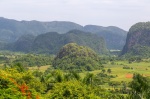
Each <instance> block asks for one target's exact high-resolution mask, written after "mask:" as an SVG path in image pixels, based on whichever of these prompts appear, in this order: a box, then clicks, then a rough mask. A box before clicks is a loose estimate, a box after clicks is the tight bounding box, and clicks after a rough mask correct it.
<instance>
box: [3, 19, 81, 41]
mask: <svg viewBox="0 0 150 99" xmlns="http://www.w3.org/2000/svg"><path fill="white" fill-rule="evenodd" d="M82 28H83V27H82V26H81V25H78V24H76V23H73V22H66V21H52V22H39V21H16V20H12V19H6V18H2V17H0V35H1V36H0V41H1V42H2V41H3V42H12V41H16V40H17V39H18V38H19V37H20V36H22V35H24V34H32V35H35V36H37V35H39V34H43V33H46V32H58V33H66V32H68V31H69V30H72V29H80V30H82Z"/></svg>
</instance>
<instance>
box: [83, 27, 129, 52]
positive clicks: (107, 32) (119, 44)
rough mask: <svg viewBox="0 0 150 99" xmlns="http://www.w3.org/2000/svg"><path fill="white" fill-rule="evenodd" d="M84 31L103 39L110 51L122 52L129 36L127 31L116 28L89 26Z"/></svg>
mask: <svg viewBox="0 0 150 99" xmlns="http://www.w3.org/2000/svg"><path fill="white" fill-rule="evenodd" d="M84 30H85V31H87V32H91V33H95V34H97V35H99V36H101V37H103V38H104V39H105V41H106V46H107V48H108V49H118V50H122V48H123V46H124V44H125V40H126V36H127V32H126V31H124V30H122V29H120V28H118V27H115V26H109V27H102V26H96V25H87V26H85V27H84Z"/></svg>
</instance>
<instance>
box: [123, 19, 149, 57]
mask: <svg viewBox="0 0 150 99" xmlns="http://www.w3.org/2000/svg"><path fill="white" fill-rule="evenodd" d="M149 53H150V22H140V23H137V24H135V25H133V26H132V27H131V28H130V30H129V32H128V35H127V39H126V44H125V46H124V48H123V50H122V55H124V54H129V55H135V56H144V57H149V56H150V54H149Z"/></svg>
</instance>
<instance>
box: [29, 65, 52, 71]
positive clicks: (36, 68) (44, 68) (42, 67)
mask: <svg viewBox="0 0 150 99" xmlns="http://www.w3.org/2000/svg"><path fill="white" fill-rule="evenodd" d="M49 67H50V65H46V66H40V67H37V66H34V67H28V68H29V69H30V70H32V71H34V70H39V71H41V72H44V71H45V70H47V69H48V68H49Z"/></svg>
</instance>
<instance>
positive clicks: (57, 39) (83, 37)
mask: <svg viewBox="0 0 150 99" xmlns="http://www.w3.org/2000/svg"><path fill="white" fill-rule="evenodd" d="M26 37H27V36H23V37H21V38H19V39H18V40H17V41H16V42H15V43H13V47H11V48H13V49H12V50H14V51H23V52H27V51H33V52H36V53H50V54H56V53H57V52H58V51H59V50H60V48H61V47H62V46H64V45H65V44H68V43H77V44H79V45H83V46H88V47H90V48H92V49H93V50H94V51H96V52H97V53H99V54H108V50H107V48H106V46H105V41H104V39H103V38H102V37H98V36H97V35H95V34H92V33H88V32H83V31H80V30H72V31H69V32H67V33H65V34H58V33H57V32H49V33H46V34H41V35H38V36H37V37H36V38H35V39H34V37H32V36H30V37H28V38H26ZM33 39H34V40H33Z"/></svg>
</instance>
